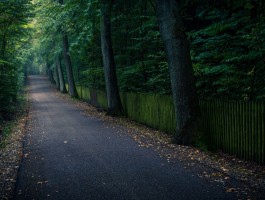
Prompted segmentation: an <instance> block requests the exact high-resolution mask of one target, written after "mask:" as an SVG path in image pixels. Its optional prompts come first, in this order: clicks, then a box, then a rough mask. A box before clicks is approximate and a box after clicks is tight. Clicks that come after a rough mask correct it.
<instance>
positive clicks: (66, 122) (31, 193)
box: [14, 76, 237, 200]
mask: <svg viewBox="0 0 265 200" xmlns="http://www.w3.org/2000/svg"><path fill="white" fill-rule="evenodd" d="M29 82H30V100H31V113H32V120H31V122H30V127H31V128H30V130H29V131H28V133H27V136H26V139H25V147H24V158H23V161H22V164H21V166H20V169H19V176H18V181H17V184H16V192H15V196H14V199H19V200H23V199H27V200H31V199H36V200H37V199H39V200H41V199H53V200H68V199H73V200H82V199H84V200H90V199H91V200H100V199H115V200H118V199H150V200H155V199H159V200H160V199H162V200H164V199H192V200H195V199H203V200H205V199H211V200H212V199H237V198H236V196H235V194H233V193H227V192H225V189H224V187H223V186H222V184H221V183H219V184H218V183H216V182H210V181H207V180H204V179H203V178H199V177H198V176H197V175H196V174H193V173H190V171H189V170H187V169H185V168H184V167H183V166H182V164H181V163H180V162H176V163H174V164H172V163H168V162H167V160H166V159H165V158H161V157H160V156H159V155H158V154H157V153H156V152H154V151H153V150H152V149H149V148H144V147H140V146H139V145H138V143H137V142H135V141H134V140H133V139H131V138H130V137H129V136H127V135H126V134H118V132H117V128H112V127H108V126H107V125H106V124H105V123H104V122H102V121H101V120H100V119H97V118H96V117H93V116H86V115H84V114H82V111H81V110H80V109H79V108H77V107H76V106H74V105H72V104H69V103H67V102H66V101H64V100H62V99H61V98H60V97H59V96H58V95H56V93H55V90H54V88H53V87H52V86H51V85H50V83H49V82H48V80H47V79H46V78H45V77H41V76H30V77H29Z"/></svg>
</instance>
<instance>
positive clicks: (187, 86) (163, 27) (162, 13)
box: [156, 0, 200, 145]
mask: <svg viewBox="0 0 265 200" xmlns="http://www.w3.org/2000/svg"><path fill="white" fill-rule="evenodd" d="M156 2H157V18H158V21H159V28H160V33H161V36H162V39H163V43H164V46H165V49H166V54H167V60H168V65H169V71H170V79H171V88H172V95H173V102H174V107H175V115H176V124H177V129H176V137H175V138H176V142H177V143H179V144H182V145H190V144H191V143H192V139H193V136H194V134H195V133H196V132H197V128H198V123H199V119H200V109H199V103H198V98H197V94H196V88H195V80H194V75H193V69H192V64H191V58H190V48H189V42H188V40H187V36H186V34H185V30H184V26H183V23H182V20H181V16H180V12H179V1H178V0H157V1H156Z"/></svg>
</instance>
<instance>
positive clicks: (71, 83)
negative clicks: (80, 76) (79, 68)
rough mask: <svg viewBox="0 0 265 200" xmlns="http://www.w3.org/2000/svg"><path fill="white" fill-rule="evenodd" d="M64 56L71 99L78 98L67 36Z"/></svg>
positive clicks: (64, 43) (64, 35) (65, 36)
mask: <svg viewBox="0 0 265 200" xmlns="http://www.w3.org/2000/svg"><path fill="white" fill-rule="evenodd" d="M63 54H64V61H65V65H66V72H67V78H68V86H69V91H68V92H69V94H70V96H71V97H78V94H77V91H76V87H75V81H74V75H73V67H72V62H71V57H70V55H69V44H68V37H67V35H66V34H63Z"/></svg>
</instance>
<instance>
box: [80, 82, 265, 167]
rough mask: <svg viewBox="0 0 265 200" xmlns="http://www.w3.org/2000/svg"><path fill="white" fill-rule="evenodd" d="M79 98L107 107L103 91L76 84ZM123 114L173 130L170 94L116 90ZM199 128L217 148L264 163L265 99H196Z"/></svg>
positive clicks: (174, 125)
mask: <svg viewBox="0 0 265 200" xmlns="http://www.w3.org/2000/svg"><path fill="white" fill-rule="evenodd" d="M77 91H78V94H79V96H80V98H82V99H84V100H86V101H89V102H90V103H91V104H93V105H95V106H97V107H101V108H103V109H106V108H107V99H106V94H105V92H104V91H101V90H95V89H88V88H84V87H81V86H78V87H77ZM120 96H121V100H122V104H123V108H124V110H125V112H126V114H127V116H128V117H129V118H131V119H133V120H135V121H138V122H140V123H143V124H146V125H148V126H150V127H153V128H156V129H159V130H162V131H165V132H167V133H174V131H175V129H176V123H175V113H174V107H173V102H172V98H171V97H170V96H160V95H152V94H143V93H138V94H137V93H120ZM200 107H201V112H202V130H203V132H204V133H206V135H207V137H208V138H209V141H210V142H211V144H212V145H213V146H215V147H216V148H217V149H220V150H222V151H224V152H226V153H229V154H232V155H236V156H237V157H239V158H242V159H245V160H250V161H255V162H257V163H259V164H265V133H264V132H265V127H264V126H265V103H264V102H239V101H200Z"/></svg>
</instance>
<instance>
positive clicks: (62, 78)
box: [56, 56, 67, 93]
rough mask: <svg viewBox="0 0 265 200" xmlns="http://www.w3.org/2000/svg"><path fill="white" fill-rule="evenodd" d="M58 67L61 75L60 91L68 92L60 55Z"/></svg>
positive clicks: (57, 61)
mask: <svg viewBox="0 0 265 200" xmlns="http://www.w3.org/2000/svg"><path fill="white" fill-rule="evenodd" d="M56 66H57V67H56V68H57V73H58V77H59V83H60V84H59V85H60V92H61V93H66V92H67V91H66V87H65V82H64V77H63V70H62V65H61V58H60V56H58V57H57V60H56Z"/></svg>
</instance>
